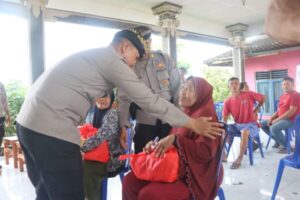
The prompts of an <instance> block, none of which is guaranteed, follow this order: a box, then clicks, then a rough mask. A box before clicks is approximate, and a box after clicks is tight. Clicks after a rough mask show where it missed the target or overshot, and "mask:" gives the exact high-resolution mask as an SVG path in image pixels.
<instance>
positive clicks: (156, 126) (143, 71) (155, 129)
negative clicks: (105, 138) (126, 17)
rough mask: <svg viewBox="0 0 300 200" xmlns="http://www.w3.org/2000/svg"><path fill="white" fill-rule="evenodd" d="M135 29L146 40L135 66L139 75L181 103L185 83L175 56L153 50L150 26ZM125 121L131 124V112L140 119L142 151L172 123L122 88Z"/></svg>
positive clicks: (137, 141) (137, 148)
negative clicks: (180, 96)
mask: <svg viewBox="0 0 300 200" xmlns="http://www.w3.org/2000/svg"><path fill="white" fill-rule="evenodd" d="M134 30H135V31H136V32H137V33H139V34H140V35H141V36H143V39H144V40H145V55H144V57H143V58H141V59H139V60H138V61H137V63H136V64H135V65H134V66H133V70H134V72H135V73H136V75H137V76H138V78H139V79H140V80H141V81H142V82H143V83H144V84H145V85H146V86H148V87H149V88H150V89H151V91H152V93H154V94H157V95H159V96H160V97H161V98H163V99H165V100H167V101H169V102H171V103H173V104H175V105H177V102H178V95H179V90H180V86H181V84H182V82H181V77H180V73H179V70H178V69H177V68H176V65H175V63H174V62H173V60H172V59H171V58H170V57H169V56H168V55H166V54H164V53H162V52H161V51H151V29H150V28H148V27H146V26H138V27H135V28H134ZM119 94H120V96H119V100H120V101H119V103H120V115H121V123H122V125H124V126H129V125H130V123H129V121H128V120H129V117H128V116H129V114H130V115H131V118H133V119H136V126H135V135H134V139H133V140H134V150H135V153H138V152H141V151H142V150H143V147H144V146H145V145H146V144H147V143H148V142H149V141H150V140H153V139H154V138H155V137H156V136H158V137H159V138H160V139H161V138H163V137H165V136H166V135H167V134H168V133H169V131H170V130H171V126H170V125H169V124H168V123H166V122H165V121H162V120H160V119H157V118H156V117H154V116H152V115H150V113H148V112H146V111H144V110H143V109H141V108H140V107H138V106H137V105H136V104H135V103H132V102H131V101H130V99H129V98H127V97H126V94H124V93H122V91H119Z"/></svg>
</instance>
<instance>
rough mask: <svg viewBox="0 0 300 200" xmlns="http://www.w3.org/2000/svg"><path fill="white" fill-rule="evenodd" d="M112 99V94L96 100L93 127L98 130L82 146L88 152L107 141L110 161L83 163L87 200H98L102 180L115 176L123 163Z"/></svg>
mask: <svg viewBox="0 0 300 200" xmlns="http://www.w3.org/2000/svg"><path fill="white" fill-rule="evenodd" d="M114 99H115V96H114V93H113V92H111V93H110V94H109V95H108V96H106V97H103V98H98V99H97V101H96V108H95V109H94V110H95V112H94V119H93V126H94V127H96V128H99V129H98V132H97V134H96V135H94V136H92V137H90V138H88V139H87V140H86V141H85V142H84V143H83V146H82V151H83V152H88V151H90V150H93V149H95V148H96V147H98V146H99V145H101V143H102V142H103V141H104V140H107V142H108V144H109V153H110V160H109V161H108V163H101V162H98V161H88V160H84V161H83V181H84V190H85V195H86V199H88V200H94V199H96V200H99V199H100V197H101V183H102V179H103V178H105V177H107V176H109V177H111V176H115V175H117V174H118V173H119V172H120V171H121V170H122V168H123V166H124V161H119V159H118V158H119V156H120V155H121V154H124V148H123V147H121V145H120V127H119V117H118V112H117V110H116V109H114V108H112V105H113V102H114ZM122 146H123V145H122Z"/></svg>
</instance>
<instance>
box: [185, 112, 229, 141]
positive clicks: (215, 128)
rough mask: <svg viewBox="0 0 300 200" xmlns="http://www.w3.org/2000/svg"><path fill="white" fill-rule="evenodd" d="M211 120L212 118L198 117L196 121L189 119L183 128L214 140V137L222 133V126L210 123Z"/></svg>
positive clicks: (217, 123)
mask: <svg viewBox="0 0 300 200" xmlns="http://www.w3.org/2000/svg"><path fill="white" fill-rule="evenodd" d="M211 120H212V117H199V118H197V119H194V118H190V119H189V121H188V122H187V124H186V125H185V126H184V127H186V128H189V129H191V130H192V131H194V132H195V133H198V134H199V135H203V136H206V137H208V138H211V139H215V138H216V136H221V135H222V133H223V132H224V129H223V128H222V127H223V124H221V123H219V122H211Z"/></svg>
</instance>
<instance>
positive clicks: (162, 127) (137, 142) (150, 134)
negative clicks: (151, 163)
mask: <svg viewBox="0 0 300 200" xmlns="http://www.w3.org/2000/svg"><path fill="white" fill-rule="evenodd" d="M170 130H171V126H170V125H169V124H162V123H161V120H157V123H156V125H155V126H151V125H146V124H136V127H135V135H134V138H133V141H134V152H135V153H139V152H141V151H143V148H144V147H145V145H146V144H147V143H148V142H149V141H151V140H154V138H155V137H156V136H158V137H159V139H162V138H164V137H166V136H167V135H168V133H169V132H170Z"/></svg>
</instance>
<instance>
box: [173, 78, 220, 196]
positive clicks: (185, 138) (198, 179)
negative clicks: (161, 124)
mask: <svg viewBox="0 0 300 200" xmlns="http://www.w3.org/2000/svg"><path fill="white" fill-rule="evenodd" d="M189 80H191V81H193V83H194V87H195V91H196V97H197V101H196V102H195V103H194V104H193V105H192V106H191V107H190V108H185V109H184V112H185V113H186V114H187V115H189V116H190V117H193V118H197V117H201V116H202V117H203V116H206V117H212V118H213V120H212V121H214V122H217V121H218V120H217V115H216V112H215V109H214V102H213V98H212V92H213V87H212V86H211V85H210V84H209V83H208V82H207V81H206V80H205V79H203V78H199V77H191V78H189V79H188V80H187V81H189ZM172 133H173V134H176V135H177V145H178V151H179V154H180V156H181V161H183V162H181V163H182V165H183V166H184V170H185V174H186V177H187V178H186V180H187V183H188V186H189V189H190V191H191V193H192V195H193V198H194V199H198V200H212V199H214V198H215V196H216V195H217V190H218V187H219V182H221V181H217V174H218V173H217V171H218V163H219V161H218V156H219V154H220V153H221V142H222V138H221V137H217V138H216V139H215V140H212V139H209V138H207V137H204V136H201V135H199V134H197V133H194V132H192V131H191V130H189V129H186V128H174V129H172ZM221 176H222V175H221ZM219 180H222V178H221V179H219Z"/></svg>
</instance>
